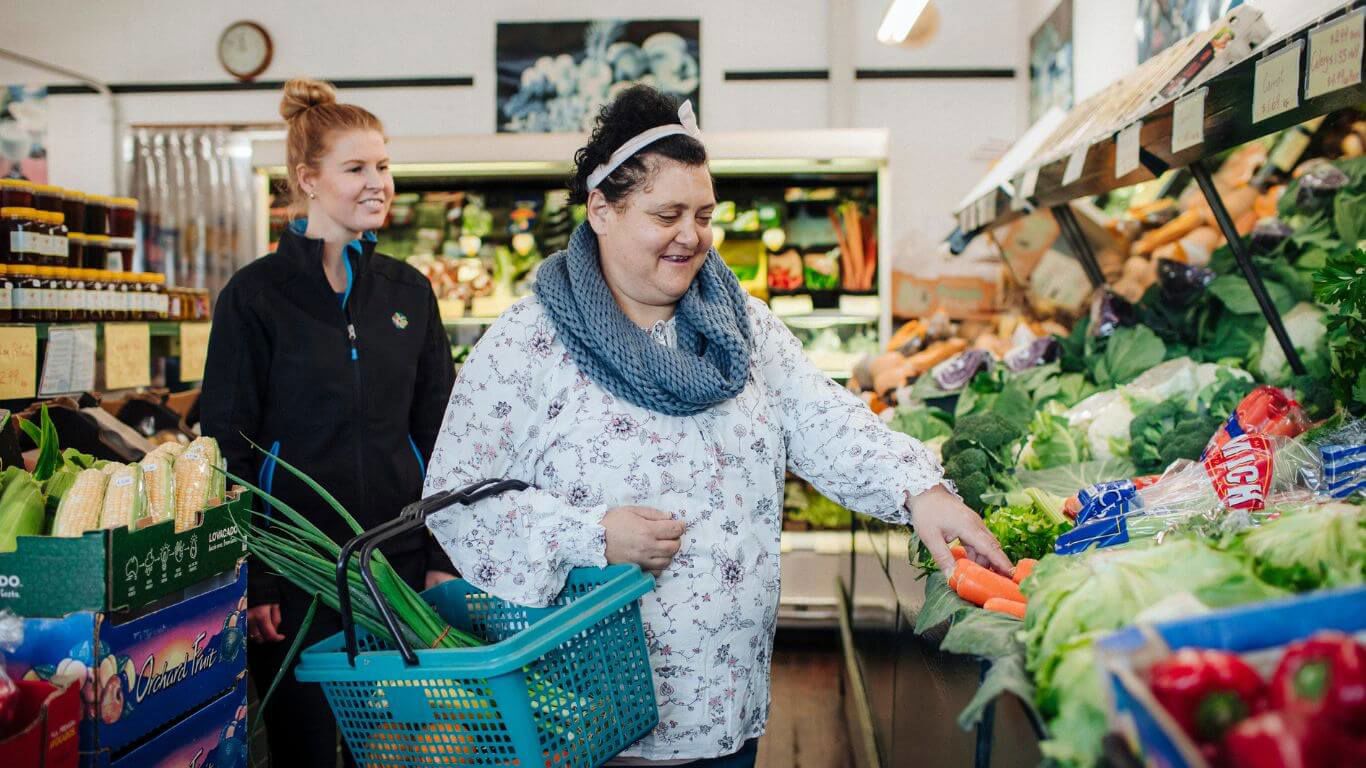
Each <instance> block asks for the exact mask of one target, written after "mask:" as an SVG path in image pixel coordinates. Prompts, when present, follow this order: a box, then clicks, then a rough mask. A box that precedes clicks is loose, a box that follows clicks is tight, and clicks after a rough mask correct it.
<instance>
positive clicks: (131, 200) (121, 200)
mask: <svg viewBox="0 0 1366 768" xmlns="http://www.w3.org/2000/svg"><path fill="white" fill-rule="evenodd" d="M108 200H109V204H110V205H112V206H115V207H118V208H137V207H138V199H137V198H136V197H111V198H108Z"/></svg>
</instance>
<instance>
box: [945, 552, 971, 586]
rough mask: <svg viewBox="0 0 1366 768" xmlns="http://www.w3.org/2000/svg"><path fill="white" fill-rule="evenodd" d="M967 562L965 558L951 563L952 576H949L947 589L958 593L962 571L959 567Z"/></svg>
mask: <svg viewBox="0 0 1366 768" xmlns="http://www.w3.org/2000/svg"><path fill="white" fill-rule="evenodd" d="M965 562H967V558H958V559H955V560H954V561H953V575H952V576H949V589H952V590H953V591H955V592H957V591H958V580H959V579H960V578H962V576H963V569H962V568H961V567H960V566H962V565H963V563H965Z"/></svg>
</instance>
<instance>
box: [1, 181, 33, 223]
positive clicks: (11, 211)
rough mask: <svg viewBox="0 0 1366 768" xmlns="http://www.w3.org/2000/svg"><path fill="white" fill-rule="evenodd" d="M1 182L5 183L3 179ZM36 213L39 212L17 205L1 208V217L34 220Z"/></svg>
mask: <svg viewBox="0 0 1366 768" xmlns="http://www.w3.org/2000/svg"><path fill="white" fill-rule="evenodd" d="M0 181H3V179H0ZM35 213H37V211H35V210H33V209H32V208H25V207H22V206H17V205H11V206H6V207H4V208H0V216H16V217H18V216H22V217H24V218H32V217H33V214H35Z"/></svg>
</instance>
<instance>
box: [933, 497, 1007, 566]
mask: <svg viewBox="0 0 1366 768" xmlns="http://www.w3.org/2000/svg"><path fill="white" fill-rule="evenodd" d="M911 525H912V526H914V527H915V532H916V534H917V535H919V536H920V540H921V541H923V542H925V546H926V547H928V548H929V550H930V554H931V555H932V556H933V557H934V561H935V563H937V564H938V565H939V570H941V571H943V572H944V575H945V576H948V575H949V574H952V573H953V555H952V554H950V553H949V544H950V543H951V542H952V541H953V540H954V539H957V540H958V541H959V542H960V543H962V545H963V548H964V549H966V550H967V551H968V557H970V558H972V559H973V560H975V561H976V562H977V563H978V564H980V565H982V566H984V567H987V568H991V569H992V570H994V571H996V572H998V573H1001V574H1004V575H1006V576H1009V575H1010V574H1011V572H1012V571H1014V570H1015V567H1014V566H1013V565H1011V563H1010V558H1008V557H1006V553H1005V552H1004V551H1002V550H1001V545H1000V543H998V542H997V541H996V537H995V536H992V535H991V531H988V530H987V526H986V524H985V523H983V522H982V518H981V517H980V516H979V515H978V514H977V513H976V512H973V511H972V510H971V509H969V508H968V506H967V505H966V504H964V503H963V500H962V499H960V498H958V497H957V496H955V495H954V494H952V493H950V492H949V490H948V489H947V488H945V487H944V486H942V485H936V486H935V487H933V488H931V489H929V490H928V491H925V492H924V493H922V494H920V495H919V496H912V497H911Z"/></svg>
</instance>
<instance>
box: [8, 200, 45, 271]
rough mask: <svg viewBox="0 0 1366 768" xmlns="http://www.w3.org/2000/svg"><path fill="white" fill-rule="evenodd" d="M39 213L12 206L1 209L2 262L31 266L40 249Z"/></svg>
mask: <svg viewBox="0 0 1366 768" xmlns="http://www.w3.org/2000/svg"><path fill="white" fill-rule="evenodd" d="M36 214H37V211H35V210H33V209H32V208H22V207H16V206H11V207H8V208H0V261H3V262H4V263H6V264H31V263H33V260H34V258H36V254H35V251H36V250H37V248H38V240H37V235H38V229H37V224H38V222H37V221H35V220H34V216H35V215H36Z"/></svg>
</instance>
